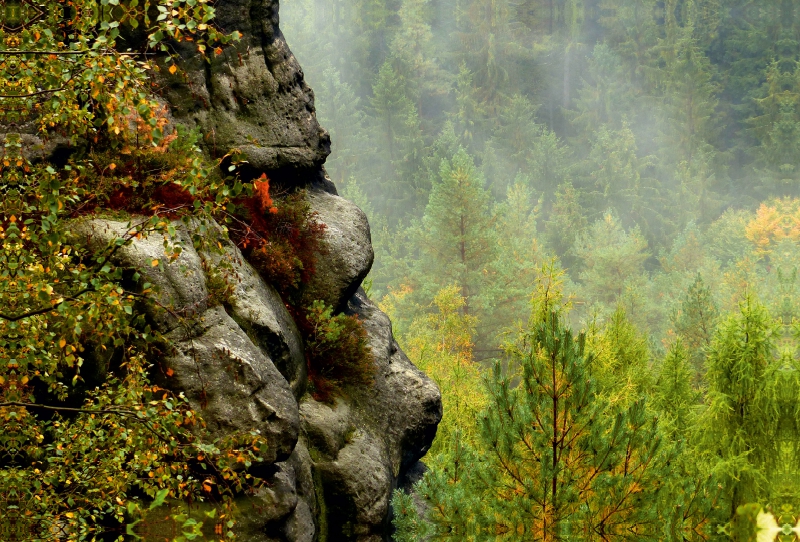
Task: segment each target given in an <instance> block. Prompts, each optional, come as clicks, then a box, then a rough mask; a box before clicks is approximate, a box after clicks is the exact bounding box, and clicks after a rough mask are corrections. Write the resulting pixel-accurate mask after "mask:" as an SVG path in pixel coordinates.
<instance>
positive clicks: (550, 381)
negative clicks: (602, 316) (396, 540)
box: [396, 307, 668, 540]
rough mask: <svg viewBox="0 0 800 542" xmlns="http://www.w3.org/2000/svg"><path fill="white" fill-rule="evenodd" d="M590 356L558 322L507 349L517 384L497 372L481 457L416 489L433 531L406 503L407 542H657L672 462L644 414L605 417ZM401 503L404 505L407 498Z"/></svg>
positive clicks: (483, 421)
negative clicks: (436, 541)
mask: <svg viewBox="0 0 800 542" xmlns="http://www.w3.org/2000/svg"><path fill="white" fill-rule="evenodd" d="M551 308H553V309H557V307H551ZM585 344H586V343H585V340H584V338H583V336H582V335H581V336H578V337H577V338H575V337H573V336H572V334H571V332H570V331H569V329H567V328H565V327H564V324H563V321H562V316H560V315H559V314H558V313H557V312H550V314H549V316H547V317H546V318H545V319H544V320H539V321H536V322H534V323H533V324H532V325H531V327H530V328H529V329H528V330H526V331H525V332H523V333H522V334H521V335H520V336H519V338H518V339H517V340H516V341H515V342H514V343H513V344H510V345H509V346H508V347H507V350H506V352H507V355H508V356H509V357H510V358H511V360H512V366H514V367H520V373H519V375H514V374H508V373H505V372H504V371H503V370H502V369H501V365H500V364H499V363H497V364H496V365H495V368H494V373H493V377H492V378H491V379H490V380H489V381H488V382H487V385H488V396H489V408H487V409H486V410H484V412H483V413H482V415H481V416H480V417H479V421H480V440H479V448H478V449H477V450H472V449H471V448H470V447H468V446H464V447H463V448H462V445H461V444H459V445H457V447H456V448H455V450H454V451H453V452H452V454H453V460H454V461H455V462H454V463H451V465H454V468H453V469H451V470H446V471H445V470H437V471H432V472H429V473H428V474H427V475H426V477H425V478H424V479H423V481H422V482H421V484H420V486H419V487H418V491H419V493H420V494H421V495H424V496H425V499H426V500H427V501H428V502H429V503H430V504H431V506H430V507H429V508H428V509H427V510H428V513H427V516H426V518H425V520H426V521H424V522H423V521H420V519H419V518H412V516H413V515H414V511H413V510H411V509H410V508H409V507H408V506H407V502H406V506H401V507H400V508H401V510H402V512H403V513H404V516H405V517H403V518H402V519H401V521H400V522H398V525H400V526H402V527H404V528H405V529H407V531H405V532H402V531H401V536H410V533H409V531H412V532H413V534H414V536H417V537H418V538H416V539H417V540H419V539H422V537H424V536H425V535H426V534H429V533H425V532H424V531H425V530H426V527H428V528H429V527H430V526H432V527H433V529H434V530H435V531H436V532H437V533H440V534H444V533H449V534H450V535H451V536H452V535H458V536H459V539H462V540H483V539H484V538H482V537H481V536H480V534H481V533H485V534H486V535H487V536H491V535H490V533H508V534H509V535H511V533H516V534H517V535H518V536H519V538H520V539H525V540H560V539H562V537H563V536H565V535H566V533H572V534H573V535H576V536H580V538H581V539H584V540H624V539H627V538H628V536H630V535H631V534H632V535H633V536H635V537H636V539H637V540H648V539H653V540H656V539H659V528H660V526H661V523H662V522H663V521H664V518H662V517H659V509H658V506H657V504H656V503H657V501H658V497H659V492H660V488H661V487H662V486H663V484H664V482H665V480H666V478H667V477H668V470H667V469H666V462H667V460H668V457H667V456H665V455H664V454H663V453H662V447H661V442H660V438H659V436H658V432H657V430H656V426H655V424H654V423H653V420H652V418H650V417H649V416H647V414H646V410H645V407H644V404H643V403H641V402H636V403H634V404H632V405H631V407H630V408H629V409H627V410H625V411H623V412H620V413H619V414H617V415H616V416H608V415H604V414H603V412H605V409H606V408H607V406H606V405H605V403H604V402H603V401H602V400H601V399H600V398H599V396H598V395H597V394H596V393H595V391H594V383H593V380H592V378H591V376H590V373H589V368H590V367H591V365H592V361H591V354H589V353H588V352H586V350H585ZM517 377H518V378H519V384H518V385H512V383H513V382H515V381H516V378H517ZM462 450H463V451H462ZM466 465H469V469H470V471H471V474H470V475H469V476H467V475H466V472H465V470H464V469H466ZM396 502H398V504H401V505H402V504H403V497H400V498H399V499H398V500H397V501H396Z"/></svg>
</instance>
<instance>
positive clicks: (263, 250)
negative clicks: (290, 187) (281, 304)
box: [228, 174, 325, 304]
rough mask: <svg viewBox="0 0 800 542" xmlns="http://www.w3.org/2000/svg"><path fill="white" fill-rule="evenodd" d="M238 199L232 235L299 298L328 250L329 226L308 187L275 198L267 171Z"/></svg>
mask: <svg viewBox="0 0 800 542" xmlns="http://www.w3.org/2000/svg"><path fill="white" fill-rule="evenodd" d="M237 204H238V209H237V212H236V215H235V216H232V217H231V220H230V222H229V224H228V229H229V232H230V236H231V239H233V241H234V242H235V243H236V245H237V246H238V247H239V248H240V249H241V250H242V253H243V254H244V255H245V257H246V258H247V260H248V261H249V262H250V263H251V264H252V265H253V266H254V267H255V268H256V269H257V270H258V271H259V273H261V275H262V276H264V277H266V278H267V279H268V280H269V282H270V283H271V284H272V285H273V286H275V288H276V289H277V290H278V291H279V292H280V294H281V296H282V297H283V298H284V299H285V300H288V301H290V302H291V303H293V304H296V303H299V301H300V297H301V294H302V285H303V284H305V283H308V281H309V280H310V279H311V277H312V276H313V275H314V271H315V265H316V261H317V255H319V254H323V253H324V252H325V245H324V240H323V234H324V232H325V225H324V224H322V223H321V222H318V221H317V220H315V214H314V213H313V212H312V211H311V206H310V205H309V203H308V202H307V201H306V198H305V191H303V190H298V191H296V192H293V193H290V194H283V195H281V196H277V197H275V199H273V197H272V195H271V194H270V186H269V179H268V178H267V176H266V175H265V174H264V175H262V176H261V177H260V178H259V179H257V180H256V181H254V182H253V184H252V193H251V194H250V195H248V196H243V197H240V198H239V199H238V200H237Z"/></svg>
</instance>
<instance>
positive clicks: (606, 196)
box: [281, 0, 800, 358]
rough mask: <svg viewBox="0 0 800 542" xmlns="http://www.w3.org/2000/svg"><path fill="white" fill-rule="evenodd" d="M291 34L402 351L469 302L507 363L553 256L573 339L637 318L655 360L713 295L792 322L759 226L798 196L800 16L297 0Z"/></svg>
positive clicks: (607, 2) (684, 3) (578, 3)
mask: <svg viewBox="0 0 800 542" xmlns="http://www.w3.org/2000/svg"><path fill="white" fill-rule="evenodd" d="M281 27H282V29H283V31H284V33H285V35H286V37H287V40H288V42H289V45H290V47H291V48H292V51H293V52H294V53H295V55H296V56H297V57H298V59H299V61H300V63H301V65H302V66H303V70H304V72H305V74H306V78H307V80H308V82H309V84H310V85H311V87H312V88H313V89H314V91H315V94H316V105H317V114H318V116H319V119H320V121H321V123H322V125H323V126H324V127H325V128H327V129H328V130H329V131H330V133H331V138H332V141H333V153H332V154H331V157H330V159H329V160H328V163H327V165H326V167H327V170H328V173H329V174H330V176H331V178H332V179H333V180H334V181H335V183H336V185H337V186H338V187H339V189H340V191H342V192H343V193H344V195H345V196H347V197H349V198H350V199H352V200H355V201H356V202H357V203H359V204H360V205H361V206H362V207H363V208H364V209H365V210H366V211H367V213H368V214H369V217H370V221H371V224H372V228H373V241H374V243H375V246H376V252H377V258H376V263H375V267H374V270H373V272H372V273H371V280H372V290H371V295H372V297H373V298H375V299H378V300H384V304H385V305H386V304H387V303H389V302H391V303H389V305H386V307H387V308H390V309H392V310H394V311H395V312H394V317H395V319H396V320H397V323H396V325H397V326H399V329H400V331H401V332H402V330H403V326H404V325H405V322H406V320H407V321H408V322H410V321H411V320H413V318H414V317H416V316H418V314H419V313H420V312H425V311H426V310H430V303H431V300H432V299H433V295H434V294H435V293H436V291H438V290H439V289H441V288H442V287H444V286H448V285H450V284H456V285H457V286H458V287H459V288H460V291H461V293H462V294H463V296H464V297H465V298H466V299H467V301H468V302H467V306H466V309H465V310H466V311H468V312H469V313H471V314H473V315H475V316H476V318H477V319H478V321H477V330H478V331H477V335H476V343H477V351H478V352H477V357H478V358H481V357H483V356H481V355H480V351H485V352H486V355H490V354H491V352H492V351H493V348H494V347H495V346H496V344H497V342H498V340H499V339H498V336H499V333H500V331H501V329H502V328H503V327H505V326H508V325H511V324H513V322H514V321H515V320H519V319H524V318H526V317H527V298H528V294H529V293H530V287H531V284H532V280H533V278H534V275H535V274H536V273H537V269H538V268H539V267H540V266H541V264H542V262H545V261H548V260H550V259H551V258H553V257H555V258H557V262H558V265H561V266H563V267H564V268H566V269H567V271H568V279H569V280H568V284H567V290H568V292H570V293H571V294H573V295H574V296H575V298H574V306H575V310H574V311H573V315H572V318H573V320H574V321H575V322H576V323H581V324H584V325H588V324H590V323H591V322H592V321H602V320H603V319H605V318H607V317H608V316H609V315H610V314H611V313H612V312H613V311H614V310H615V309H617V308H618V307H620V306H621V307H623V308H624V310H625V312H626V314H627V317H628V318H629V319H630V320H631V321H632V322H634V323H635V324H636V326H637V328H638V329H639V330H640V331H641V332H642V333H644V334H645V335H646V336H647V337H648V342H649V347H650V349H651V351H652V352H653V355H656V354H658V353H659V352H663V347H664V343H665V341H668V340H669V335H670V334H671V333H673V334H674V332H675V329H676V326H677V325H678V324H677V320H676V318H678V317H679V316H680V314H679V313H680V308H681V302H682V300H685V298H686V296H687V295H688V294H687V292H688V291H689V289H690V287H691V286H692V285H693V284H696V283H698V281H699V286H698V287H699V288H701V289H702V288H705V289H708V290H709V292H708V293H709V296H710V299H711V300H712V301H713V304H714V306H715V307H716V310H724V309H727V308H731V307H733V306H735V304H736V302H737V300H738V299H739V298H740V295H741V293H742V291H743V284H745V283H747V284H748V285H749V286H750V287H751V288H760V289H761V290H762V294H763V295H762V297H765V298H770V297H772V298H775V303H777V304H778V305H775V307H776V308H777V307H778V306H779V305H780V304H781V303H783V301H782V300H783V297H785V296H778V295H777V294H776V293H775V292H776V291H777V286H776V284H777V282H776V281H778V280H779V279H780V280H783V281H784V286H783V288H784V290H785V289H786V287H787V286H786V280H787V279H786V277H783V278H779V277H778V276H777V275H776V274H775V273H774V271H775V268H776V265H775V262H774V261H773V262H770V260H769V258H768V257H766V258H765V256H767V254H766V252H765V251H764V250H762V249H764V247H763V246H762V247H761V249H759V245H758V241H757V240H756V239H755V237H757V235H756V233H753V231H754V230H753V228H754V227H755V226H752V224H753V223H754V222H753V221H754V220H756V218H757V217H756V214H755V213H756V211H757V210H758V208H759V206H760V205H761V204H762V203H764V204H765V205H766V207H768V208H769V209H772V210H773V211H774V210H775V209H776V203H775V201H777V200H776V198H787V197H794V196H796V195H797V192H798V186H799V185H798V182H799V181H800V170H799V169H798V165H800V164H798V162H800V68H799V67H798V58H799V57H798V53H800V6H799V5H798V4H797V2H793V1H792V0H784V1H780V0H759V1H754V2H748V1H744V0H696V1H691V0H665V1H657V0H527V1H509V0H287V1H285V2H283V3H282V5H281ZM459 149H463V151H462V154H461V155H459V154H458V153H459ZM457 155H458V156H460V158H456V156H457ZM459 160H460V162H458V161H459ZM443 161H444V163H445V164H447V167H448V168H450V171H451V173H452V172H453V171H456V170H457V171H461V172H462V173H463V174H464V175H466V177H465V179H466V180H465V181H464V182H463V183H461V185H459V186H460V188H459V187H456V188H454V189H452V190H451V189H449V188H447V186H446V185H447V182H446V180H445V177H443V170H442V164H443ZM454 161H455V162H458V163H460V164H461V166H453V164H454V163H455V162H454ZM467 165H468V166H469V167H467ZM473 166H474V167H473ZM459 168H460V169H459ZM465 168H466V169H465ZM470 168H472V169H470ZM467 170H469V171H467ZM445 176H446V175H445ZM453 179H454V177H453V176H452V175H451V176H450V181H453ZM457 184H458V183H457ZM437 186H440V187H441V190H440V191H439V192H441V193H439V194H438V195H437V196H436V197H434V198H431V193H432V190H434V192H435V191H436V190H435V188H436V187H437ZM451 188H452V187H451ZM453 190H455V192H454V191H453ZM458 190H462V193H456V192H458ZM782 201H783V202H784V203H785V205H788V206H789V207H791V208H792V209H789V207H787V208H786V209H784V211H785V212H788V213H789V215H785V216H784V215H780V212H781V211H776V212H778V214H779V215H780V216H783V217H784V220H788V221H789V222H792V221H796V220H797V219H796V205H795V204H793V203H790V201H793V200H791V199H784V200H782ZM770 202H772V203H770ZM792 213H795V214H794V215H792ZM776 216H777V215H776ZM787 216H788V217H789V218H787ZM792 216H795V218H792ZM765 220H767V222H769V220H768V219H765ZM775 220H778V219H775V217H773V223H772V225H773V226H775V224H777V222H775ZM765 227H766V228H767V229H769V226H765ZM748 228H750V230H748ZM788 228H789V229H787V230H786V232H789V231H790V230H791V231H794V230H792V228H796V225H791V224H790V225H789V226H788ZM748 231H750V232H751V233H750V234H748ZM796 233H797V232H795V234H796ZM773 234H774V232H773ZM795 234H792V235H795ZM748 235H749V237H748ZM765 235H766V236H767V237H766V238H769V239H772V241H776V242H777V240H779V239H773V238H772V237H769V235H772V234H769V233H767V234H765ZM786 235H789V234H786ZM786 235H783V237H786ZM773 237H775V236H774V235H773ZM779 237H780V235H779ZM766 238H765V239H766ZM769 239H768V241H767V242H770V241H769ZM762 240H763V239H762ZM787 246H788V245H787ZM786 250H789V249H786ZM791 250H794V248H792V249H791ZM786 254H788V253H787V252H786V251H785V250H784V259H786V257H787V256H786ZM792 259H793V258H791V257H790V258H788V261H789V263H790V264H791V261H792ZM773 260H774V258H773ZM792 265H793V264H792ZM784 271H786V273H789V274H791V272H792V269H791V266H790V268H789V269H788V271H787V270H784ZM754 273H757V274H758V273H760V275H759V278H758V279H757V280H751V279H752V277H753V276H754V275H753V274H754ZM770 273H772V274H771V275H770ZM786 273H784V274H786ZM770 277H771V278H770ZM751 283H752V284H751ZM791 284H794V283H793V282H791ZM790 286H791V285H790ZM791 287H793V286H791ZM387 296H388V297H387ZM787 310H788V309H787Z"/></svg>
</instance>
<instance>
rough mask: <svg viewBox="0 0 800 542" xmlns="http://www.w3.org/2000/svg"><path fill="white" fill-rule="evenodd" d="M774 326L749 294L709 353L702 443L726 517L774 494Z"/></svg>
mask: <svg viewBox="0 0 800 542" xmlns="http://www.w3.org/2000/svg"><path fill="white" fill-rule="evenodd" d="M775 333H776V327H775V324H774V322H773V320H772V318H771V317H770V315H769V314H768V312H767V310H766V308H765V307H764V306H763V305H762V304H761V303H759V302H758V301H757V300H756V299H755V298H754V297H753V296H752V295H751V294H748V295H747V296H746V297H745V300H744V301H743V302H742V303H741V305H740V309H739V311H738V312H737V313H734V314H732V315H731V316H729V317H728V318H727V319H726V320H724V321H723V322H722V323H721V324H720V326H719V328H718V330H717V332H716V334H715V336H714V339H713V341H712V343H711V347H710V348H709V352H708V373H707V374H706V380H707V382H708V392H707V395H706V402H707V405H708V407H707V410H706V412H705V414H704V416H703V420H702V423H703V439H702V446H703V449H704V450H705V453H706V461H708V463H709V467H710V469H711V470H712V472H714V473H715V475H716V476H717V477H718V478H719V480H720V481H721V483H722V485H723V487H724V492H725V494H724V504H722V505H721V510H722V513H723V515H727V518H732V517H733V516H734V515H735V513H736V510H737V508H738V507H739V506H741V505H742V504H745V503H748V502H758V501H759V500H760V499H765V498H766V499H768V498H769V497H770V493H771V492H770V489H771V483H772V482H771V479H772V475H773V473H774V461H775V459H776V458H777V457H779V454H778V448H777V443H776V430H777V427H776V425H777V424H776V421H777V412H776V401H775V396H774V393H775V388H774V386H773V382H774V377H775V373H774V370H773V369H774V366H775V359H774V357H773V356H774V354H773V349H774V339H775Z"/></svg>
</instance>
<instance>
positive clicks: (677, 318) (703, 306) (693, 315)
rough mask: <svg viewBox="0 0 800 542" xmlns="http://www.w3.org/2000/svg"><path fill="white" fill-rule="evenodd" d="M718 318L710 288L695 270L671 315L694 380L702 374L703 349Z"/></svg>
mask: <svg viewBox="0 0 800 542" xmlns="http://www.w3.org/2000/svg"><path fill="white" fill-rule="evenodd" d="M718 318H719V310H718V308H717V305H716V303H715V301H714V298H713V296H712V294H711V288H710V287H708V286H706V284H705V282H704V281H703V277H702V275H700V274H699V273H698V274H697V276H696V277H695V280H694V283H692V285H691V286H690V287H689V289H688V291H687V292H686V294H685V295H684V296H683V299H681V303H680V306H679V308H678V309H677V310H676V311H675V312H674V313H673V315H672V324H673V325H674V326H675V332H676V333H677V334H678V336H679V337H681V338H682V339H683V343H682V344H683V345H684V346H685V348H686V350H687V351H688V353H689V359H690V360H691V363H692V367H693V373H694V374H693V377H692V379H693V380H694V381H695V382H698V381H699V379H700V378H701V376H702V375H703V374H705V366H704V360H705V356H706V350H707V349H708V348H709V346H710V345H711V340H712V338H713V333H714V330H715V329H716V327H717V319H718Z"/></svg>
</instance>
